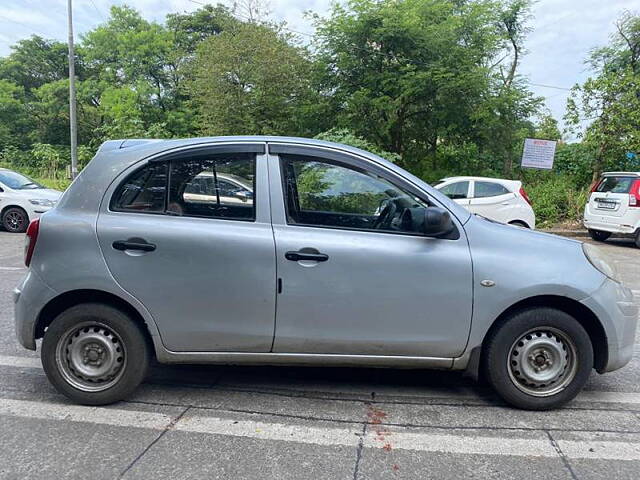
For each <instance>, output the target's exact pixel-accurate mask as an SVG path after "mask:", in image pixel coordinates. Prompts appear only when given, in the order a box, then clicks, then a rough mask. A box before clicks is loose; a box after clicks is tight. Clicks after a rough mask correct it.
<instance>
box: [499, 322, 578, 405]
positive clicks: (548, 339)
mask: <svg viewBox="0 0 640 480" xmlns="http://www.w3.org/2000/svg"><path fill="white" fill-rule="evenodd" d="M507 370H508V372H509V377H510V378H511V381H512V382H513V384H514V385H515V386H516V387H517V388H518V389H519V390H520V391H522V392H524V393H526V394H527V395H531V396H534V397H549V396H552V395H555V394H557V393H558V392H561V391H562V390H564V389H565V388H566V387H567V386H568V385H569V384H570V383H571V382H572V380H573V379H574V378H575V376H576V372H577V370H578V357H577V349H576V346H575V343H574V342H573V340H571V338H570V337H569V336H568V335H567V334H566V333H565V332H563V331H561V330H558V329H557V328H553V327H537V328H532V329H531V330H529V331H527V332H526V333H524V334H523V335H521V336H520V337H519V338H518V339H517V340H516V341H515V342H513V344H512V345H511V348H510V349H509V355H508V358H507Z"/></svg>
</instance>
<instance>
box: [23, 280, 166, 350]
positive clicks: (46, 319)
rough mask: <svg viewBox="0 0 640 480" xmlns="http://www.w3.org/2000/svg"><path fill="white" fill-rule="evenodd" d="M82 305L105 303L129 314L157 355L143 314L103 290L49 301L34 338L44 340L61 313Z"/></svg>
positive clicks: (41, 313)
mask: <svg viewBox="0 0 640 480" xmlns="http://www.w3.org/2000/svg"><path fill="white" fill-rule="evenodd" d="M82 303H104V304H107V305H111V306H112V307H115V308H117V309H119V310H121V311H123V312H125V313H126V314H128V315H129V317H130V318H131V319H132V320H133V322H134V323H135V324H136V325H137V326H138V328H140V331H142V333H143V335H144V337H145V339H146V341H147V343H148V346H149V348H150V350H151V351H152V352H153V353H154V355H155V353H156V348H155V347H156V346H155V342H154V338H153V336H152V334H151V331H150V329H149V326H148V325H147V322H146V321H145V319H144V317H143V316H142V314H140V312H139V311H138V310H137V309H136V308H135V307H134V306H133V305H131V304H130V303H129V302H127V301H126V300H124V299H122V298H121V297H118V296H117V295H114V294H113V293H109V292H105V291H102V290H92V289H82V290H70V291H67V292H64V293H62V294H60V295H58V296H56V297H54V298H52V299H51V300H49V302H48V303H47V304H46V305H45V306H44V307H43V308H42V310H41V311H40V313H39V315H38V318H37V320H36V323H35V327H34V337H35V338H36V339H38V338H42V337H43V336H44V333H45V331H46V329H47V327H48V326H49V325H50V324H51V322H53V320H54V319H55V318H56V317H57V316H58V315H59V314H60V313H62V312H63V311H65V310H67V309H69V308H71V307H73V306H75V305H79V304H82Z"/></svg>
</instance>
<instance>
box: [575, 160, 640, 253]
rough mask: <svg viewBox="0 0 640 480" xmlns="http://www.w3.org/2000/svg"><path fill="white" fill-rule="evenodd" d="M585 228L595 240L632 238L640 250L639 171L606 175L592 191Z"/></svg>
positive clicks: (607, 173)
mask: <svg viewBox="0 0 640 480" xmlns="http://www.w3.org/2000/svg"><path fill="white" fill-rule="evenodd" d="M584 226H585V227H586V228H587V229H588V230H589V234H590V235H591V238H593V239H594V240H600V241H605V240H606V239H607V238H609V237H610V236H611V234H612V233H618V234H624V235H632V236H633V237H634V238H635V241H636V245H637V246H638V247H639V248H640V172H605V173H603V174H602V177H601V178H600V180H599V181H598V182H597V183H596V184H595V185H594V186H593V188H592V189H591V196H590V197H589V203H587V206H586V207H585V209H584Z"/></svg>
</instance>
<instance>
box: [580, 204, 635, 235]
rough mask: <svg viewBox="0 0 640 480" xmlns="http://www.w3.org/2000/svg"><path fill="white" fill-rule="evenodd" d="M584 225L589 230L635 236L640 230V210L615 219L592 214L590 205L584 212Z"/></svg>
mask: <svg viewBox="0 0 640 480" xmlns="http://www.w3.org/2000/svg"><path fill="white" fill-rule="evenodd" d="M583 224H584V226H585V228H587V229H589V230H601V231H603V232H611V233H621V234H626V235H633V234H635V233H636V232H637V231H638V228H640V209H638V212H637V213H636V212H632V214H625V215H624V216H622V217H614V216H608V215H602V214H594V213H592V212H591V208H590V207H589V205H587V206H586V208H585V210H584V217H583Z"/></svg>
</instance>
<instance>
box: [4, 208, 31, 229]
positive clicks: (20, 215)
mask: <svg viewBox="0 0 640 480" xmlns="http://www.w3.org/2000/svg"><path fill="white" fill-rule="evenodd" d="M2 226H3V227H4V229H5V230H6V231H7V232H11V233H22V232H25V231H26V230H27V227H28V226H29V216H28V215H27V212H25V211H24V210H23V209H22V208H20V207H11V208H7V209H6V210H5V211H4V213H3V214H2Z"/></svg>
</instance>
